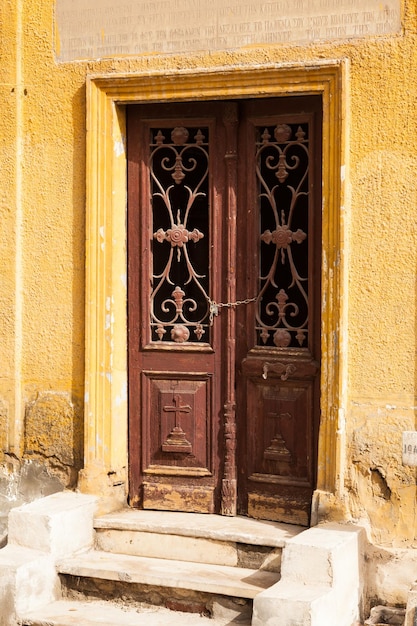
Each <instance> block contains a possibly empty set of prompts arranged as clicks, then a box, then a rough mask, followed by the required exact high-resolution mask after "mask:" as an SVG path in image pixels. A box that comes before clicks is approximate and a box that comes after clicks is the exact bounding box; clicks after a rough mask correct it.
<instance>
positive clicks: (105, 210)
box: [79, 59, 348, 524]
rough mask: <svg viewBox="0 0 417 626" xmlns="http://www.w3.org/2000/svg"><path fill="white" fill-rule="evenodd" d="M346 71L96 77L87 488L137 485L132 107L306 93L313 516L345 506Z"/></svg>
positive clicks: (268, 68)
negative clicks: (316, 271) (314, 307)
mask: <svg viewBox="0 0 417 626" xmlns="http://www.w3.org/2000/svg"><path fill="white" fill-rule="evenodd" d="M347 74H348V62H347V60H345V59H342V60H332V61H327V62H326V61H324V62H323V61H322V62H320V63H312V62H310V63H309V64H308V66H306V65H305V64H303V65H302V64H299V65H286V64H285V65H279V64H274V65H265V66H256V67H239V68H230V67H228V68H218V69H216V70H209V71H201V70H200V71H178V72H174V71H172V72H163V73H162V72H161V73H158V72H155V73H143V74H141V73H137V74H110V75H99V76H97V75H91V76H89V77H88V78H87V172H86V176H87V181H86V184H87V199H86V220H87V223H86V235H87V240H86V317H85V326H86V327H85V332H86V343H85V403H84V433H85V435H84V469H83V470H81V472H80V475H79V488H80V489H81V490H82V491H84V492H87V493H94V494H96V495H98V496H100V497H101V498H100V500H101V507H100V508H101V510H110V509H112V508H115V507H116V506H120V503H121V502H125V501H126V497H127V492H128V485H127V462H128V460H127V459H128V403H127V320H126V303H127V290H126V272H127V270H126V263H127V261H126V240H127V231H126V204H127V189H126V169H127V168H126V165H127V164H126V149H125V137H126V128H125V107H126V105H128V104H130V103H136V104H137V103H150V102H168V101H171V102H181V101H190V100H191V101H192V100H194V101H198V100H212V99H219V100H220V99H233V98H257V97H279V96H297V95H321V96H322V100H323V128H322V131H323V132H322V137H323V163H322V172H323V203H322V283H321V284H322V287H321V289H322V298H321V301H322V321H321V324H322V326H321V337H322V338H321V342H322V346H321V354H322V363H321V418H320V429H319V442H318V447H319V449H318V476H317V489H316V492H315V495H314V497H313V507H312V523H313V524H314V523H315V522H316V521H317V520H318V517H320V518H321V517H324V516H326V515H327V514H328V513H329V512H330V511H331V510H333V509H335V508H336V509H337V510H341V509H342V508H343V507H342V489H343V474H344V471H343V470H344V454H343V449H344V445H345V441H344V439H345V427H344V416H345V408H346V380H347V377H346V369H347V359H346V355H347V350H346V348H347V271H346V267H345V262H344V259H345V255H346V245H345V241H346V227H345V215H346V203H345V200H346V199H347V198H348V194H347V191H346V167H347V165H348V162H347V157H348V151H347V146H346V134H347V133H346V101H347V93H348V88H347V84H348V81H347ZM342 355H344V356H345V358H342Z"/></svg>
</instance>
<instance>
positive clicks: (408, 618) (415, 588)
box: [404, 582, 417, 626]
mask: <svg viewBox="0 0 417 626" xmlns="http://www.w3.org/2000/svg"><path fill="white" fill-rule="evenodd" d="M404 626H417V582H415V583H414V584H413V585H412V587H411V589H410V591H409V592H408V597H407V607H406V611H405V622H404Z"/></svg>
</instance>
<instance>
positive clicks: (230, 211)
mask: <svg viewBox="0 0 417 626" xmlns="http://www.w3.org/2000/svg"><path fill="white" fill-rule="evenodd" d="M237 112H238V109H237V104H236V103H227V104H225V107H224V111H223V124H224V127H225V130H226V153H225V164H226V194H225V196H226V197H225V214H226V220H227V227H226V232H225V245H226V254H225V261H226V267H227V269H228V271H227V273H226V275H227V278H226V302H227V303H229V306H226V307H225V317H226V320H225V326H224V328H225V348H226V349H225V352H224V353H225V355H226V356H225V363H224V371H225V381H226V395H225V397H226V402H225V405H224V437H225V441H224V443H225V457H224V458H225V461H224V474H223V479H222V496H221V514H222V515H228V516H234V515H236V510H237V481H236V394H235V363H236V340H235V335H236V332H235V331H236V311H235V307H234V306H232V303H233V302H235V301H236V244H237V238H236V218H237V202H236V185H237V139H236V127H237V123H238V113H237Z"/></svg>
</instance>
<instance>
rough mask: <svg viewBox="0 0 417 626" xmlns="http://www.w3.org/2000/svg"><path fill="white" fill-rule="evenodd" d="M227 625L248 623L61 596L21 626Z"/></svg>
mask: <svg viewBox="0 0 417 626" xmlns="http://www.w3.org/2000/svg"><path fill="white" fill-rule="evenodd" d="M208 622H210V625H211V626H226V624H230V623H239V624H241V626H243V624H247V625H249V624H250V621H248V620H245V621H241V620H240V619H238V621H235V620H234V619H233V618H232V620H230V618H224V619H221V618H217V619H211V618H208V617H204V616H200V615H195V614H190V613H184V612H174V611H170V610H169V609H164V608H161V607H149V606H148V607H147V606H142V607H140V608H132V607H127V606H116V605H112V604H110V603H109V602H98V601H92V602H74V601H69V600H60V601H57V602H53V603H52V604H49V605H48V606H46V607H43V608H42V609H38V610H34V611H30V612H29V613H27V614H26V615H25V616H24V617H23V619H22V621H21V623H22V626H138V625H139V624H145V623H146V626H179V625H181V626H198V625H199V624H201V626H205V625H206V624H207V626H209V624H208Z"/></svg>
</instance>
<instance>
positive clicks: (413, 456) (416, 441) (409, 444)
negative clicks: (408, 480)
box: [403, 430, 417, 467]
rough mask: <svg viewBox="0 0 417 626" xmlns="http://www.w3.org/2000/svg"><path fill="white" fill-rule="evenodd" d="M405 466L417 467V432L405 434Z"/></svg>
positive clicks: (406, 432)
mask: <svg viewBox="0 0 417 626" xmlns="http://www.w3.org/2000/svg"><path fill="white" fill-rule="evenodd" d="M403 465H411V466H412V467H416V466H417V432H416V431H415V430H408V431H405V432H403Z"/></svg>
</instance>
